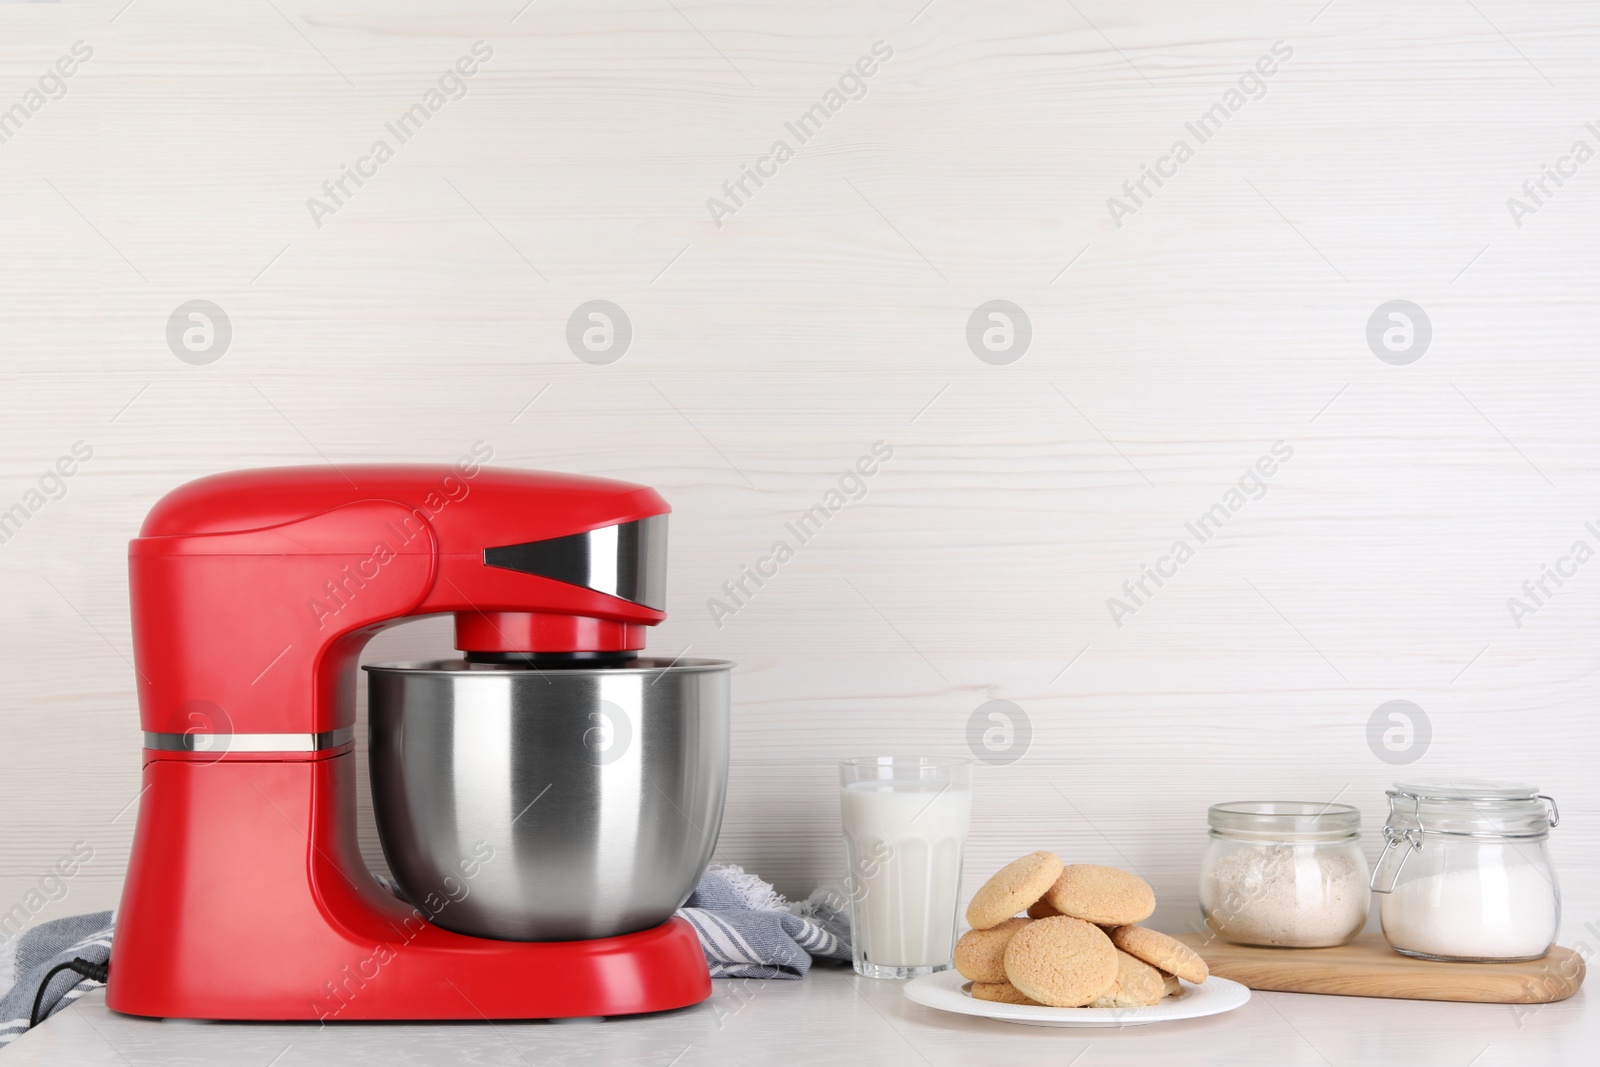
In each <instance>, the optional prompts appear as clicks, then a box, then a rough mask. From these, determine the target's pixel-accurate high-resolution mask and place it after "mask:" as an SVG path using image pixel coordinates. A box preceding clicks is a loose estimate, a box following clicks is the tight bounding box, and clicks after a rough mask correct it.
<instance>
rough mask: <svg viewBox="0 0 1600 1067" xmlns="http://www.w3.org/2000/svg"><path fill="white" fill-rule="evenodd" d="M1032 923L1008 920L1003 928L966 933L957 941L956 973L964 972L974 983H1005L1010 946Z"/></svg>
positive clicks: (993, 927) (1001, 925)
mask: <svg viewBox="0 0 1600 1067" xmlns="http://www.w3.org/2000/svg"><path fill="white" fill-rule="evenodd" d="M1031 921H1032V920H1029V919H1006V920H1005V921H1004V922H1002V923H1001V924H1000V925H999V926H991V927H989V929H987V930H968V931H967V932H966V933H964V934H962V935H961V940H960V941H957V942H956V970H958V971H960V972H961V977H963V978H970V979H972V980H973V981H974V982H985V983H993V982H1004V981H1005V980H1006V963H1005V956H1006V946H1007V945H1009V944H1010V943H1011V938H1012V937H1013V936H1015V935H1016V932H1017V931H1018V930H1020V929H1022V928H1023V927H1024V926H1027V925H1028V923H1029V922H1031ZM979 999H982V998H979Z"/></svg>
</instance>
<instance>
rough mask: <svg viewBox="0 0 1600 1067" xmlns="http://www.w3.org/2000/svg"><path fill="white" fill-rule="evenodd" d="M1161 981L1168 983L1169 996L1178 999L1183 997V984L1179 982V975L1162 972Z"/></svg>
mask: <svg viewBox="0 0 1600 1067" xmlns="http://www.w3.org/2000/svg"><path fill="white" fill-rule="evenodd" d="M1161 980H1162V981H1163V982H1165V983H1166V986H1167V996H1169V997H1178V996H1182V995H1183V983H1182V982H1180V981H1178V976H1177V975H1175V974H1168V973H1167V972H1166V971H1162V972H1161Z"/></svg>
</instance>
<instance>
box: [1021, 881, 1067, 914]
mask: <svg viewBox="0 0 1600 1067" xmlns="http://www.w3.org/2000/svg"><path fill="white" fill-rule="evenodd" d="M1051 884H1052V885H1054V884H1055V883H1054V882H1052V883H1051ZM1060 914H1061V913H1060V912H1059V911H1057V910H1056V909H1054V908H1052V907H1051V906H1050V902H1049V901H1048V900H1046V899H1044V898H1043V897H1040V898H1039V899H1038V900H1036V901H1034V902H1033V903H1032V904H1029V905H1028V918H1030V919H1048V918H1050V917H1051V916H1052V915H1060Z"/></svg>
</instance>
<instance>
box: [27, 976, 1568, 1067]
mask: <svg viewBox="0 0 1600 1067" xmlns="http://www.w3.org/2000/svg"><path fill="white" fill-rule="evenodd" d="M219 980H222V981H225V980H226V978H225V977H221V976H219ZM902 988H903V986H902V985H901V984H900V983H898V982H884V981H875V980H872V979H865V978H857V977H856V976H855V975H854V973H853V972H851V971H850V970H849V969H848V968H843V967H819V968H818V969H816V970H814V971H812V973H811V975H810V977H808V978H807V979H805V980H804V981H800V982H730V981H718V982H716V983H715V989H714V991H713V994H712V998H711V1000H709V1001H707V1002H706V1003H704V1004H701V1005H699V1006H697V1007H694V1008H690V1009H687V1010H685V1011H681V1012H671V1013H667V1014H664V1015H655V1016H649V1017H646V1018H631V1019H608V1020H605V1021H603V1022H573V1023H561V1024H552V1023H543V1022H537V1023H496V1024H494V1025H492V1026H491V1025H488V1024H481V1023H461V1024H451V1025H430V1024H420V1023H418V1024H410V1023H406V1024H388V1025H359V1024H356V1025H348V1026H334V1027H328V1028H326V1029H319V1028H317V1027H315V1026H311V1025H296V1024H275V1025H250V1024H242V1023H191V1022H153V1021H150V1020H147V1019H135V1018H131V1017H128V1016H122V1015H117V1014H115V1013H113V1012H110V1011H107V1010H106V1006H105V997H104V994H103V993H100V992H96V993H92V994H90V995H88V996H86V997H84V998H83V999H82V1001H80V1002H79V1003H78V1005H77V1006H75V1007H74V1008H72V1009H69V1010H68V1011H65V1012H63V1013H62V1014H60V1015H58V1016H56V1017H55V1018H53V1019H51V1020H49V1021H48V1022H47V1023H45V1024H44V1025H43V1026H40V1027H39V1028H38V1029H36V1030H34V1031H32V1032H30V1033H28V1034H26V1035H24V1036H23V1037H21V1038H20V1039H18V1040H17V1041H16V1042H15V1043H14V1044H13V1045H12V1046H11V1048H10V1049H9V1050H8V1051H7V1052H6V1053H5V1054H4V1055H5V1063H6V1064H7V1067H26V1065H29V1064H50V1065H52V1067H54V1065H58V1064H64V1063H69V1064H73V1065H75V1067H101V1065H104V1067H130V1065H142V1064H156V1063H159V1064H163V1065H168V1067H182V1065H186V1064H215V1063H225V1064H228V1065H229V1067H255V1065H260V1067H266V1065H268V1064H270V1065H272V1067H303V1065H311V1064H339V1065H341V1067H366V1065H372V1067H396V1065H401V1064H415V1065H424V1064H427V1065H431V1064H450V1065H452V1067H453V1065H456V1064H484V1065H488V1064H505V1065H507V1067H526V1065H529V1064H539V1065H541V1067H543V1065H546V1064H551V1065H553V1064H562V1065H576V1064H604V1065H607V1067H613V1065H622V1064H629V1065H632V1064H637V1065H640V1067H699V1065H701V1064H717V1065H720V1067H728V1065H732V1064H761V1065H775V1064H807V1065H810V1064H820V1063H850V1064H864V1065H865V1064H872V1065H876V1064H902V1063H903V1064H928V1065H930V1067H944V1065H952V1067H953V1065H956V1064H985V1065H994V1067H1028V1065H1032V1064H1040V1065H1044V1064H1050V1065H1052V1067H1060V1065H1064V1064H1073V1065H1075V1067H1097V1065H1098V1064H1109V1063H1116V1064H1121V1065H1140V1064H1150V1065H1152V1067H1171V1065H1174V1064H1201V1063H1205V1064H1211V1063H1215V1064H1229V1065H1248V1064H1271V1065H1273V1067H1299V1065H1305V1067H1329V1065H1340V1067H1342V1065H1345V1064H1350V1065H1352V1067H1373V1065H1379V1064H1404V1065H1406V1067H1468V1065H1469V1064H1470V1065H1471V1067H1529V1065H1534V1064H1538V1065H1552V1064H1587V1063H1592V1062H1593V1059H1594V1050H1595V1049H1596V1047H1600V1011H1596V1010H1595V1008H1594V1006H1593V997H1592V996H1590V995H1589V993H1588V991H1587V990H1580V991H1579V992H1578V994H1577V995H1576V996H1575V997H1573V998H1572V999H1571V1000H1568V1001H1565V1002H1563V1003H1560V1004H1549V1005H1543V1006H1541V1007H1538V1008H1534V1009H1513V1008H1511V1007H1509V1006H1505V1005H1485V1004H1443V1003H1433V1002H1424V1001H1403V1000H1369V999H1365V998H1359V997H1322V996H1311V995H1304V994H1298V993H1256V994H1254V995H1253V996H1252V997H1251V1000H1250V1003H1249V1004H1246V1005H1245V1006H1244V1007H1243V1008H1240V1009H1238V1010H1237V1011H1234V1012H1231V1013H1229V1014H1227V1015H1219V1016H1214V1017H1212V1018H1209V1019H1194V1020H1189V1021H1183V1022H1174V1023H1163V1024H1159V1025H1155V1026H1142V1027H1128V1028H1125V1029H1121V1030H1109V1029H1108V1030H1066V1029H1047V1028H1043V1027H1032V1026H1014V1025H1011V1024H1008V1023H1000V1022H992V1021H990V1020H987V1019H974V1018H966V1017H962V1016H956V1015H949V1014H946V1013H943V1012H938V1011H935V1010H933V1009H931V1008H924V1007H922V1006H920V1005H917V1004H913V1003H911V1002H910V1001H908V1000H906V999H905V997H904V996H903V995H902V993H901V990H902Z"/></svg>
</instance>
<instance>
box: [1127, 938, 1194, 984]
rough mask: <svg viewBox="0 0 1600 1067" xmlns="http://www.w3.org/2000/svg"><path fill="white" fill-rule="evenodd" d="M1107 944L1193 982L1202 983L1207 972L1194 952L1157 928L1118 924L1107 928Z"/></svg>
mask: <svg viewBox="0 0 1600 1067" xmlns="http://www.w3.org/2000/svg"><path fill="white" fill-rule="evenodd" d="M1111 943H1112V944H1113V945H1116V946H1117V947H1118V948H1120V949H1121V950H1122V951H1124V952H1126V953H1128V954H1129V955H1131V956H1137V957H1139V958H1140V959H1141V960H1144V961H1145V962H1146V963H1148V964H1149V965H1150V966H1152V967H1158V968H1160V969H1161V970H1163V971H1167V972H1168V973H1170V974H1175V975H1177V976H1178V977H1179V978H1182V979H1183V980H1184V981H1186V982H1193V983H1194V984H1195V985H1199V984H1200V983H1201V982H1204V981H1205V980H1206V977H1207V976H1208V975H1209V974H1210V973H1211V969H1210V968H1209V967H1207V966H1206V961H1205V960H1203V959H1201V958H1200V954H1199V953H1198V952H1196V951H1195V950H1194V949H1192V948H1190V947H1189V946H1188V945H1185V944H1184V943H1183V942H1182V941H1179V940H1177V939H1176V938H1172V937H1168V936H1167V935H1166V934H1163V933H1161V932H1160V931H1158V930H1147V929H1145V928H1144V927H1143V926H1119V927H1117V928H1116V929H1115V930H1112V931H1111Z"/></svg>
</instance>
